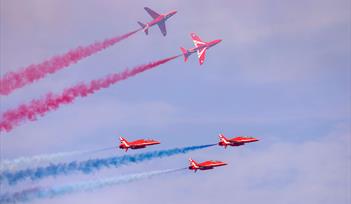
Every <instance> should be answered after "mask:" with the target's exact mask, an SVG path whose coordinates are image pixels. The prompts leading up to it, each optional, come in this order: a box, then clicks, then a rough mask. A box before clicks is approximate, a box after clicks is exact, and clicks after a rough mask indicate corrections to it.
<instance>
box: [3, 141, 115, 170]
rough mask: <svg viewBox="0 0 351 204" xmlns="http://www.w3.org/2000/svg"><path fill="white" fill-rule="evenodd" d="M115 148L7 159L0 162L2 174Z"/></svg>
mask: <svg viewBox="0 0 351 204" xmlns="http://www.w3.org/2000/svg"><path fill="white" fill-rule="evenodd" d="M113 148H114V147H109V148H103V149H95V150H85V151H71V152H59V153H53V154H41V155H36V156H32V157H19V158H16V159H12V160H10V159H6V160H2V161H1V162H0V172H3V171H14V170H18V169H23V168H28V167H33V166H37V165H40V164H43V163H52V162H57V161H59V160H61V159H63V158H65V157H69V156H75V155H82V154H87V153H96V152H101V151H106V150H110V149H113Z"/></svg>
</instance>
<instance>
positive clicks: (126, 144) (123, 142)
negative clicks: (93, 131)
mask: <svg viewBox="0 0 351 204" xmlns="http://www.w3.org/2000/svg"><path fill="white" fill-rule="evenodd" d="M119 141H120V142H121V144H124V145H125V146H127V147H128V146H129V145H128V141H127V140H126V139H124V138H123V137H119Z"/></svg>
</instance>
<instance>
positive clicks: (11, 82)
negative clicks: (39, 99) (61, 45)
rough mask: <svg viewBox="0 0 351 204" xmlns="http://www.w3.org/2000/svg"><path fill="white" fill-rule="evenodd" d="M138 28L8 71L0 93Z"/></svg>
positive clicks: (42, 74) (104, 47)
mask: <svg viewBox="0 0 351 204" xmlns="http://www.w3.org/2000/svg"><path fill="white" fill-rule="evenodd" d="M139 30H140V29H138V30H135V31H132V32H130V33H127V34H125V35H122V36H119V37H114V38H110V39H106V40H104V41H102V42H96V43H94V44H91V45H88V46H85V47H78V48H76V49H73V50H71V51H69V52H67V53H66V54H63V55H59V56H54V57H52V58H50V59H48V60H46V61H44V62H42V63H40V64H32V65H29V66H28V67H24V68H23V69H21V70H19V71H17V72H9V73H7V74H5V76H3V78H2V79H0V94H1V95H8V94H10V93H11V92H12V91H14V90H15V89H19V88H21V87H23V86H25V85H27V84H30V83H33V82H34V81H36V80H39V79H41V78H43V77H45V76H46V75H47V74H52V73H55V72H56V71H58V70H60V69H63V68H65V67H68V66H69V65H71V64H74V63H77V62H78V61H79V60H81V59H84V58H86V57H89V56H90V55H92V54H95V53H97V52H99V51H101V50H104V49H106V48H108V47H110V46H112V45H114V44H116V43H118V42H119V41H121V40H124V39H126V38H128V37H129V36H131V35H133V34H134V33H136V32H138V31H139Z"/></svg>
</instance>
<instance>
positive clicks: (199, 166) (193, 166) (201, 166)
mask: <svg viewBox="0 0 351 204" xmlns="http://www.w3.org/2000/svg"><path fill="white" fill-rule="evenodd" d="M189 162H190V166H189V169H190V170H194V171H195V172H196V171H197V170H209V169H213V168H214V167H218V166H224V165H227V164H226V163H224V162H221V161H212V160H209V161H205V162H202V163H196V162H195V161H194V160H192V159H191V158H189Z"/></svg>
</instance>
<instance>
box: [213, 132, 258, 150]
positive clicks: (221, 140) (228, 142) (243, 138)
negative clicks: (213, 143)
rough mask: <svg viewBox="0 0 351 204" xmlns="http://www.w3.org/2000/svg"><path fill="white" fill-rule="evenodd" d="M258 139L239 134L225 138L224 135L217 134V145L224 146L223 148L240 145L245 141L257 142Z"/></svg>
mask: <svg viewBox="0 0 351 204" xmlns="http://www.w3.org/2000/svg"><path fill="white" fill-rule="evenodd" d="M257 141H258V139H256V138H254V137H247V136H239V137H235V138H231V139H227V138H226V137H224V135H223V134H219V142H218V145H219V146H224V148H227V146H228V145H229V146H241V145H244V144H245V143H250V142H257Z"/></svg>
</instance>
